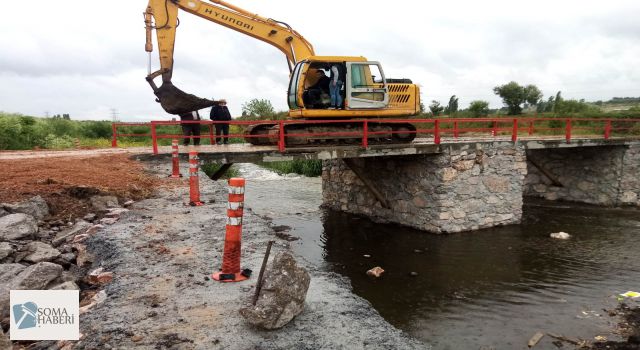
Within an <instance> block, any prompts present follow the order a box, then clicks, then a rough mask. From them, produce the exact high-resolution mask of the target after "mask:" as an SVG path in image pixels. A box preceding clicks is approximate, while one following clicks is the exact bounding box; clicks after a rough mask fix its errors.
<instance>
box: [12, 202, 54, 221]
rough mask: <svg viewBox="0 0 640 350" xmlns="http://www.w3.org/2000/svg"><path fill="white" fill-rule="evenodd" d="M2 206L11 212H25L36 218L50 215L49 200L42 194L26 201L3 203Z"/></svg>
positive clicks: (39, 218) (40, 218)
mask: <svg viewBox="0 0 640 350" xmlns="http://www.w3.org/2000/svg"><path fill="white" fill-rule="evenodd" d="M2 207H4V209H6V210H7V211H9V212H10V213H23V214H27V215H31V216H33V217H34V218H36V220H42V219H44V218H45V217H46V216H47V215H49V206H48V205H47V202H45V201H44V199H42V197H40V196H35V197H32V198H30V199H28V200H26V201H24V202H20V203H15V204H7V203H3V204H2Z"/></svg>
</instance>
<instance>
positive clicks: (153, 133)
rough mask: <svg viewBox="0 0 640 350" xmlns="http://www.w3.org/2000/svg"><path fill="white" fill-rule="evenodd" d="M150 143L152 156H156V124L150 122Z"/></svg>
mask: <svg viewBox="0 0 640 350" xmlns="http://www.w3.org/2000/svg"><path fill="white" fill-rule="evenodd" d="M151 143H152V145H153V154H158V135H157V134H156V124H155V123H154V122H151Z"/></svg>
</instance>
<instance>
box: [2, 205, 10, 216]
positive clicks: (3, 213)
mask: <svg viewBox="0 0 640 350" xmlns="http://www.w3.org/2000/svg"><path fill="white" fill-rule="evenodd" d="M5 215H9V212H8V211H6V210H4V208H3V207H2V206H0V217H3V216H5Z"/></svg>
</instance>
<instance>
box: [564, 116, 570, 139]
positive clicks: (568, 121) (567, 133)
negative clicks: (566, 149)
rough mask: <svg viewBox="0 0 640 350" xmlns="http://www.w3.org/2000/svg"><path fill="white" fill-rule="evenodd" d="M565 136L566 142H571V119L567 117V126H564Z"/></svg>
mask: <svg viewBox="0 0 640 350" xmlns="http://www.w3.org/2000/svg"><path fill="white" fill-rule="evenodd" d="M565 137H566V139H567V143H571V119H569V118H567V126H566V128H565Z"/></svg>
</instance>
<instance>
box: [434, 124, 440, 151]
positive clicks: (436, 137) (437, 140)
mask: <svg viewBox="0 0 640 350" xmlns="http://www.w3.org/2000/svg"><path fill="white" fill-rule="evenodd" d="M433 143H435V144H436V145H439V144H440V120H439V119H436V120H435V121H434V122H433Z"/></svg>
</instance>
